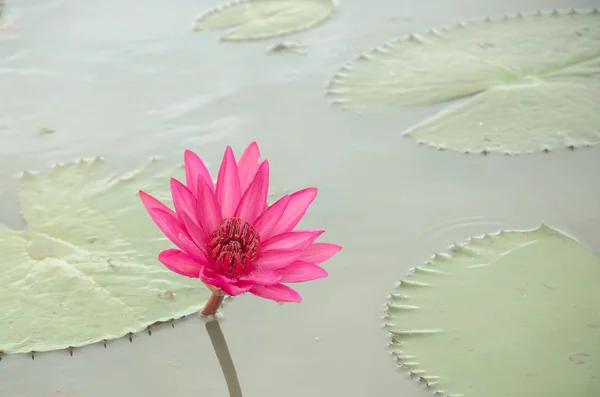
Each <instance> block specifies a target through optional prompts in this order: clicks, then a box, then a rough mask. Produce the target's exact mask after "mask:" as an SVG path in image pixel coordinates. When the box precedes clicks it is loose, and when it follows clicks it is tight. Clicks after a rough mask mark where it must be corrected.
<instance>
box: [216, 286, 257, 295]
mask: <svg viewBox="0 0 600 397" xmlns="http://www.w3.org/2000/svg"><path fill="white" fill-rule="evenodd" d="M251 287H252V285H242V286H240V285H237V286H236V285H234V284H223V285H222V286H221V290H222V291H223V292H225V293H226V294H227V295H230V296H236V295H240V294H243V293H244V292H248V290H249V289H250V288H251Z"/></svg>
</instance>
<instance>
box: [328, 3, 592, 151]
mask: <svg viewBox="0 0 600 397" xmlns="http://www.w3.org/2000/svg"><path fill="white" fill-rule="evenodd" d="M598 92H600V12H598V10H594V11H591V12H586V13H578V12H570V13H566V14H561V13H558V12H553V13H551V14H542V13H538V14H536V15H520V14H519V15H516V16H512V17H505V18H502V19H500V20H491V19H486V20H485V21H478V22H471V23H467V24H459V25H457V26H455V27H452V28H446V29H442V30H441V31H430V32H429V33H428V34H427V35H425V36H424V37H419V36H415V35H413V36H410V37H409V38H407V39H403V40H397V41H394V42H391V43H388V44H386V45H384V46H382V47H379V48H376V49H374V50H373V51H371V52H370V53H368V54H365V55H362V56H360V57H358V58H357V59H356V60H355V61H353V62H352V63H351V64H349V65H347V66H345V67H344V68H342V70H340V71H339V72H338V73H337V74H336V75H335V76H334V78H333V79H332V81H331V83H330V87H329V94H330V95H331V96H333V97H334V98H335V100H334V101H335V102H338V103H339V104H341V105H343V106H345V107H347V108H351V109H356V110H359V111H367V112H368V111H380V110H393V109H396V108H398V107H400V106H421V105H429V104H435V103H442V102H446V101H450V100H457V99H463V98H465V97H467V98H466V99H463V100H461V101H460V102H458V103H455V104H452V105H450V106H448V107H447V108H446V109H445V110H443V111H442V112H441V113H439V114H438V115H436V116H434V117H432V118H430V119H428V120H425V121H424V122H423V123H421V124H419V125H417V126H414V127H412V128H411V129H409V130H408V131H407V134H408V135H410V136H413V137H414V138H416V139H417V141H419V142H423V143H427V144H428V145H431V146H434V147H437V148H447V149H454V150H459V151H465V152H482V153H487V152H507V153H527V152H535V151H541V150H545V151H548V150H552V149H557V148H566V147H568V148H571V149H573V148H575V147H579V146H586V145H594V144H597V143H599V142H600V129H598V125H600V101H598V100H597V96H598Z"/></svg>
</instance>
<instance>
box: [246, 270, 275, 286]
mask: <svg viewBox="0 0 600 397" xmlns="http://www.w3.org/2000/svg"><path fill="white" fill-rule="evenodd" d="M279 280H281V276H280V275H279V273H277V272H275V271H273V270H257V271H255V272H253V273H251V274H249V275H248V276H246V277H244V281H249V282H251V283H253V284H261V285H273V284H277V283H278V282H279Z"/></svg>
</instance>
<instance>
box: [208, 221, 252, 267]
mask: <svg viewBox="0 0 600 397" xmlns="http://www.w3.org/2000/svg"><path fill="white" fill-rule="evenodd" d="M259 248H260V237H259V236H258V233H256V230H254V228H253V227H252V225H250V224H249V223H248V222H245V221H244V220H242V219H240V218H228V219H223V222H221V224H220V225H219V226H218V227H217V228H216V229H215V230H213V232H212V233H211V234H210V241H209V242H208V253H209V255H210V256H211V259H212V260H213V263H214V264H215V265H216V266H217V267H218V268H219V269H220V272H221V273H222V274H223V275H225V276H229V277H231V276H244V275H246V274H248V273H250V272H251V271H252V270H254V267H253V266H252V264H253V263H254V261H255V260H256V258H257V257H258V250H259Z"/></svg>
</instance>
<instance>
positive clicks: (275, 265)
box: [255, 250, 304, 270]
mask: <svg viewBox="0 0 600 397" xmlns="http://www.w3.org/2000/svg"><path fill="white" fill-rule="evenodd" d="M303 252H304V251H302V250H270V251H264V252H261V253H260V256H259V258H258V260H257V261H256V262H255V264H256V267H258V268H259V269H263V270H276V269H281V268H282V267H286V266H287V265H289V264H290V263H292V262H293V261H295V260H296V259H298V258H300V256H301V255H302V253H303Z"/></svg>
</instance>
